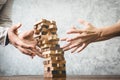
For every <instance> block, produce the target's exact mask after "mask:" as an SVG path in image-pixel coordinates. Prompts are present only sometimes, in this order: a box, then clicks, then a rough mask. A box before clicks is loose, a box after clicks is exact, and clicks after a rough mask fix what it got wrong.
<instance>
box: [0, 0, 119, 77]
mask: <svg viewBox="0 0 120 80" xmlns="http://www.w3.org/2000/svg"><path fill="white" fill-rule="evenodd" d="M41 18H46V19H49V20H55V21H56V22H57V25H58V34H59V37H60V38H61V37H63V36H67V35H66V34H65V32H66V31H67V29H69V28H70V27H71V26H72V25H75V26H77V27H78V28H82V27H83V26H81V25H80V24H79V22H78V19H79V18H82V19H84V20H87V21H89V22H92V23H93V24H94V25H95V26H96V27H101V26H107V25H111V24H114V23H115V22H116V21H118V20H119V19H120V0H15V2H14V5H13V16H12V20H13V23H14V24H16V23H18V22H21V23H23V27H21V30H22V31H24V30H28V29H32V28H33V24H34V23H35V22H36V21H38V20H40V19H41ZM63 44H64V43H62V42H61V45H63ZM65 58H66V61H67V67H66V68H67V74H68V75H89V74H90V75H96V74H97V75H120V37H118V38H113V39H111V40H107V41H103V42H97V43H92V44H90V45H89V46H88V47H87V48H86V49H85V50H84V51H82V52H81V53H80V54H77V53H76V54H70V51H67V52H65ZM42 62H43V59H41V58H39V57H35V58H34V59H31V58H30V57H28V56H26V55H24V54H21V52H19V51H18V50H17V49H16V48H14V47H13V46H12V45H8V46H6V47H1V46H0V75H40V74H43V70H44V69H43V63H42Z"/></svg>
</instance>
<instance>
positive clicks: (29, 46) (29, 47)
mask: <svg viewBox="0 0 120 80" xmlns="http://www.w3.org/2000/svg"><path fill="white" fill-rule="evenodd" d="M14 42H15V43H16V45H17V46H20V47H22V48H26V49H34V48H35V45H32V44H31V45H29V44H26V43H24V42H22V41H21V40H19V39H18V40H17V41H14Z"/></svg>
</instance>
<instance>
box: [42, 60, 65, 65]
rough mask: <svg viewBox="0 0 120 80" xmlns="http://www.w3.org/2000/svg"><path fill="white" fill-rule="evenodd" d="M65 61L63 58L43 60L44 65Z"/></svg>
mask: <svg viewBox="0 0 120 80" xmlns="http://www.w3.org/2000/svg"><path fill="white" fill-rule="evenodd" d="M65 63H66V61H65V60H59V61H56V60H55V61H52V60H45V61H43V64H44V65H49V64H65Z"/></svg>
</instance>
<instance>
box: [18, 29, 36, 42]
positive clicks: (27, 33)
mask: <svg viewBox="0 0 120 80" xmlns="http://www.w3.org/2000/svg"><path fill="white" fill-rule="evenodd" d="M33 34H34V31H33V30H29V31H25V32H24V33H22V34H20V35H19V37H20V38H21V39H29V40H30V39H31V40H32V39H33Z"/></svg>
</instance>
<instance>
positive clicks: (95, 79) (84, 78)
mask: <svg viewBox="0 0 120 80" xmlns="http://www.w3.org/2000/svg"><path fill="white" fill-rule="evenodd" d="M0 80H120V75H100V76H99V75H80V76H67V77H66V78H44V77H43V76H42V75H32V76H31V75H30V76H28V75H27V76H0Z"/></svg>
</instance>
